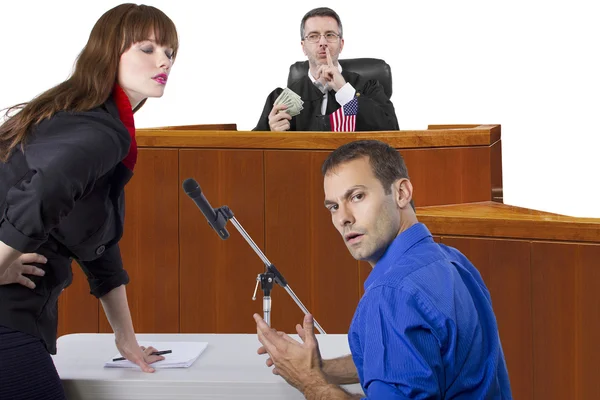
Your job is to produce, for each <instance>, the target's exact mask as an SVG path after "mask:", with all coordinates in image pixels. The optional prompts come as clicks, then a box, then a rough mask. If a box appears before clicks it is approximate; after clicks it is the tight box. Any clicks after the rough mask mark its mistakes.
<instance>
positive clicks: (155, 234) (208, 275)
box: [59, 125, 600, 400]
mask: <svg viewBox="0 0 600 400" xmlns="http://www.w3.org/2000/svg"><path fill="white" fill-rule="evenodd" d="M179 128H180V127H171V128H165V129H152V130H139V131H138V133H137V141H138V145H139V155H138V162H137V165H136V170H135V176H134V178H133V179H132V181H131V182H130V184H129V185H128V186H127V189H126V197H127V199H126V200H127V217H126V227H125V235H124V237H123V240H122V242H121V249H122V252H123V257H124V263H125V267H126V269H127V271H128V272H129V274H130V276H131V283H130V284H129V285H128V287H127V291H128V295H129V302H130V307H131V311H132V314H133V320H134V325H135V328H136V331H137V332H139V333H142V332H154V333H172V332H185V333H187V332H194V333H233V332H244V333H251V332H255V324H254V321H253V319H252V313H254V312H258V313H262V302H261V301H260V297H259V299H257V300H258V301H256V302H252V301H251V295H252V291H253V290H254V285H255V282H256V281H255V279H256V276H257V274H258V273H260V272H262V271H263V268H264V267H263V265H262V263H261V261H260V259H259V258H258V257H257V256H256V254H255V253H254V252H253V251H252V250H251V249H250V247H249V246H248V245H247V243H246V242H245V241H244V240H243V239H242V237H241V236H240V235H239V234H238V232H237V231H236V230H235V229H234V228H233V226H232V225H231V224H228V226H227V227H228V230H229V232H230V234H231V237H230V238H229V239H228V240H227V241H222V240H220V239H219V238H218V236H217V234H216V233H215V232H214V231H213V230H212V229H211V228H210V227H209V226H208V224H207V222H206V220H205V219H204V216H203V215H202V213H201V212H200V211H199V210H198V209H197V208H196V206H195V205H194V204H193V202H192V201H191V200H190V199H189V198H188V197H187V196H186V195H185V193H183V190H182V189H181V183H182V181H183V180H184V179H186V178H188V177H193V178H195V179H196V180H197V181H198V182H199V183H200V185H201V187H202V190H203V192H204V194H205V195H206V197H207V198H208V200H209V201H210V202H211V204H212V206H213V207H219V206H222V205H228V206H229V207H230V208H231V210H232V211H233V212H234V213H235V216H236V218H237V219H238V221H239V222H240V223H241V224H242V225H243V227H244V228H245V229H246V231H247V232H248V233H249V234H250V235H251V236H252V238H253V239H254V241H255V242H256V243H257V245H258V246H259V247H260V248H261V249H262V250H263V251H264V252H265V254H266V255H267V257H268V258H269V259H270V260H271V261H272V262H273V263H274V264H275V265H276V266H277V267H278V269H279V270H280V271H281V272H282V273H283V275H284V276H285V277H286V279H287V280H288V282H289V284H290V286H291V287H292V289H293V290H294V291H295V292H296V294H297V295H298V296H299V298H300V299H301V300H302V301H303V302H304V304H305V305H306V306H307V308H308V309H309V310H310V311H311V312H312V313H313V314H314V315H315V317H316V319H317V320H318V321H319V322H320V323H321V325H322V326H323V328H324V329H325V330H326V331H327V332H328V333H344V332H347V328H348V325H349V323H350V320H351V317H352V315H353V311H354V309H355V307H356V304H357V302H358V300H359V298H360V296H361V294H362V283H363V281H364V279H365V278H366V276H367V275H368V273H369V271H370V267H369V266H368V265H367V264H366V263H361V262H357V261H355V260H354V259H352V257H351V256H350V255H349V253H348V251H347V249H346V247H345V246H344V244H343V241H342V239H341V238H340V237H339V236H338V233H337V232H336V230H335V228H334V227H333V226H332V224H331V220H330V216H329V214H328V212H327V210H326V209H325V208H324V206H323V186H322V185H323V179H322V176H321V173H320V165H321V163H322V162H323V160H324V159H325V158H326V156H327V154H328V153H329V152H330V151H332V150H333V149H335V148H336V147H338V146H339V145H341V144H343V143H347V142H349V141H352V140H357V139H363V138H369V139H379V140H383V141H386V142H388V143H391V144H392V145H393V146H394V147H396V148H398V149H399V151H400V152H401V154H402V155H403V156H404V158H405V160H406V163H407V165H408V169H409V173H410V176H411V181H412V182H413V185H414V188H415V189H414V190H415V202H416V204H417V206H418V210H417V213H418V217H419V219H420V221H422V222H424V223H425V224H426V225H427V226H428V227H429V229H430V230H431V232H432V233H433V234H434V236H435V237H436V240H438V241H441V242H442V243H445V244H448V245H450V246H454V247H456V248H458V249H459V250H461V251H462V252H463V253H464V254H465V255H467V257H469V259H471V261H473V263H474V264H475V266H476V267H477V268H478V269H479V270H480V271H481V274H482V276H483V278H484V280H485V282H486V284H487V286H488V287H489V289H490V292H491V295H492V300H493V303H494V309H495V312H496V315H497V318H498V325H499V329H500V336H501V339H502V343H503V346H504V351H505V354H506V359H507V364H508V368H509V374H510V378H511V383H512V387H513V394H514V398H515V399H539V400H545V399H582V400H583V399H592V398H600V380H597V379H594V377H593V376H592V374H593V372H594V371H595V370H594V368H593V365H594V364H593V363H594V362H595V361H596V360H597V359H598V356H599V354H598V353H599V351H598V350H597V349H598V346H596V345H595V338H596V337H598V333H599V330H598V328H599V319H598V317H597V311H593V310H597V309H598V308H599V306H600V300H599V299H600V296H598V295H597V291H598V289H600V288H599V287H598V286H599V285H600V284H599V283H598V282H600V279H599V278H600V276H599V274H600V272H599V267H600V262H599V261H598V260H600V229H599V228H600V220H597V219H581V218H570V217H565V216H559V215H554V214H549V213H543V212H538V211H533V210H526V209H521V208H516V207H510V206H505V205H503V204H501V203H498V202H491V200H496V201H500V202H501V201H502V165H501V141H500V126H497V125H461V126H456V125H454V126H442V125H436V126H430V127H429V128H430V129H428V130H425V131H397V132H371V133H364V132H363V133H356V134H332V133H317V132H288V133H271V132H238V131H235V130H229V131H225V130H220V131H214V130H207V131H202V130H201V128H202V127H201V126H200V127H197V126H196V127H195V130H189V129H187V128H188V127H185V128H186V129H179ZM219 129H226V126H225V125H223V126H221V127H220V128H219ZM472 203H475V204H472ZM99 309H100V307H99V303H98V301H96V300H95V299H94V298H93V297H92V296H91V295H89V289H88V286H87V283H86V282H85V279H84V278H83V274H82V273H81V271H80V270H79V269H78V268H74V282H73V284H72V285H71V286H70V287H69V288H68V289H67V290H65V292H64V293H63V295H62V296H61V299H60V302H59V314H60V316H59V321H60V322H59V334H60V335H62V334H66V333H72V332H110V327H109V325H108V322H107V321H106V319H105V317H104V314H103V312H101V311H99ZM272 311H273V312H272V318H273V325H274V327H276V328H278V329H281V330H285V331H288V332H293V331H294V326H295V324H296V323H298V322H300V321H301V319H302V314H301V312H300V311H299V310H298V309H297V307H296V305H295V304H294V303H293V301H292V300H291V299H290V298H289V297H288V295H287V294H286V293H285V292H284V291H283V290H282V289H281V288H278V287H276V288H275V290H274V292H273V309H272Z"/></svg>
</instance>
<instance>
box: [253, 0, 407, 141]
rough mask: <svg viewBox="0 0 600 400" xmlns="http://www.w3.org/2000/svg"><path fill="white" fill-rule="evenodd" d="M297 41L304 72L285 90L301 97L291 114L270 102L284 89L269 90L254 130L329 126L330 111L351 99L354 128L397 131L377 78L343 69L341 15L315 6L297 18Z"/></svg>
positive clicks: (390, 107)
mask: <svg viewBox="0 0 600 400" xmlns="http://www.w3.org/2000/svg"><path fill="white" fill-rule="evenodd" d="M300 36H301V45H302V50H303V51H304V54H305V55H306V57H307V58H308V64H309V70H308V74H307V75H306V76H304V77H302V78H300V79H298V80H296V81H294V82H292V83H291V84H290V86H289V89H290V90H292V91H293V92H295V93H296V94H298V95H299V96H300V97H301V98H302V100H303V101H304V104H303V109H302V110H301V112H300V114H299V115H296V116H294V117H292V116H291V115H290V114H289V113H288V112H286V108H287V106H286V105H284V104H278V105H274V102H275V100H276V99H277V97H278V96H279V95H280V94H281V92H283V89H281V88H277V89H275V90H273V91H272V92H271V94H269V97H268V98H267V101H266V103H265V107H264V109H263V112H262V115H261V117H260V120H259V121H258V124H257V125H256V127H255V128H254V130H255V131H269V130H270V131H288V130H291V131H331V130H332V128H331V126H332V124H331V122H330V118H329V116H330V115H331V114H333V113H335V112H336V111H337V110H339V109H340V108H341V107H343V106H344V105H346V104H348V103H350V102H352V101H355V102H356V103H357V108H358V112H357V113H356V123H355V128H354V130H356V131H382V130H398V129H399V127H398V120H397V119H396V113H395V111H394V105H393V104H392V102H391V101H390V99H389V98H388V97H387V95H386V94H385V92H384V90H383V86H382V85H381V84H380V83H379V82H378V81H377V80H368V79H365V78H363V77H362V76H360V75H358V74H355V73H353V72H350V71H346V70H343V69H342V67H341V65H340V64H339V63H338V57H339V55H340V53H341V52H342V49H343V48H344V39H343V29H342V22H341V20H340V17H339V16H338V15H337V13H336V12H335V11H333V10H332V9H330V8H327V7H321V8H315V9H313V10H311V11H309V12H308V13H306V15H304V17H303V18H302V21H301V23H300Z"/></svg>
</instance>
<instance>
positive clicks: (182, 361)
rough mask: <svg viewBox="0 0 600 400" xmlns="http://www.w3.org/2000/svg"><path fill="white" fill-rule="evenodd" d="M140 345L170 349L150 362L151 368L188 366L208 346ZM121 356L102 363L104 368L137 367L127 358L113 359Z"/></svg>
mask: <svg viewBox="0 0 600 400" xmlns="http://www.w3.org/2000/svg"><path fill="white" fill-rule="evenodd" d="M139 344H140V346H146V347H149V346H152V347H154V348H155V349H156V350H159V351H160V350H167V349H168V350H172V353H170V354H165V355H164V356H163V357H164V358H165V359H164V360H161V361H157V362H155V363H153V364H150V365H151V366H152V367H153V368H156V369H164V368H188V367H190V366H191V365H192V364H193V363H194V361H196V360H197V359H198V357H200V354H202V352H203V351H204V349H206V346H208V343H207V342H140V343H139ZM117 357H121V354H118V353H117V354H116V355H115V356H114V357H111V359H110V360H109V361H107V362H106V363H104V367H105V368H139V366H138V365H137V364H134V363H132V362H131V361H129V360H123V361H113V360H112V359H113V358H117Z"/></svg>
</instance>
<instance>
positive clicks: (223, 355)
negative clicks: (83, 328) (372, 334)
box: [53, 333, 362, 400]
mask: <svg viewBox="0 0 600 400" xmlns="http://www.w3.org/2000/svg"><path fill="white" fill-rule="evenodd" d="M137 338H138V341H144V342H145V341H149V342H152V343H157V344H156V345H155V347H157V348H160V344H159V342H174V341H185V342H193V341H198V342H208V347H207V348H206V350H205V351H204V352H203V353H202V354H201V355H200V357H199V358H198V359H197V360H196V362H195V363H194V364H193V365H192V366H191V367H190V368H177V369H159V370H157V371H156V372H155V373H153V374H148V373H143V372H141V371H139V370H133V369H125V368H104V363H105V362H106V361H108V360H109V359H110V358H111V357H112V356H113V355H115V354H116V353H118V351H117V348H116V346H115V343H114V335H112V334H93V333H89V334H88V333H82V334H72V335H65V336H62V337H60V338H59V339H58V343H57V354H56V355H55V356H53V360H54V364H55V365H56V369H57V370H58V373H59V375H60V377H61V379H62V382H63V385H64V388H65V391H66V393H67V398H68V399H94V400H104V399H106V400H108V399H110V400H119V399H123V400H137V399H139V400H151V399H161V400H171V399H303V398H304V397H303V396H302V394H301V393H300V392H298V391H297V390H296V389H294V388H292V387H291V386H289V385H288V384H287V383H286V382H285V381H284V380H283V379H282V378H281V377H279V376H276V375H273V374H272V373H271V369H270V368H268V367H267V366H266V365H265V360H266V356H259V355H258V354H256V350H257V349H258V347H259V346H260V343H259V342H258V339H257V337H256V334H138V335H137ZM296 338H297V337H296ZM317 338H318V341H319V347H320V349H321V354H322V355H323V358H333V357H338V356H342V355H345V354H349V353H350V351H349V348H348V339H347V336H346V335H317ZM345 389H346V390H348V391H350V392H352V393H362V391H361V388H360V385H348V386H345Z"/></svg>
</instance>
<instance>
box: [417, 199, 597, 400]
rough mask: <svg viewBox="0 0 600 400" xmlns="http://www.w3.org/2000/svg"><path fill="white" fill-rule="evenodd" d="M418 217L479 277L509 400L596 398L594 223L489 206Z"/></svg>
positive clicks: (441, 209)
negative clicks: (496, 338)
mask: <svg viewBox="0 0 600 400" xmlns="http://www.w3.org/2000/svg"><path fill="white" fill-rule="evenodd" d="M415 190H418V188H416V189H415ZM418 218H419V220H420V221H421V222H423V223H425V224H426V225H427V227H428V228H429V230H430V231H431V232H432V233H433V234H434V236H436V237H437V238H438V240H439V241H440V242H441V243H444V244H447V245H449V246H452V247H455V248H457V249H459V250H460V251H461V252H462V253H463V254H465V255H466V256H467V257H468V258H469V259H470V260H471V261H472V262H473V264H474V265H475V266H476V267H477V269H478V270H479V271H480V272H481V275H482V277H483V279H484V281H485V283H486V285H487V287H488V288H489V290H490V293H491V296H492V301H493V305H494V310H495V313H496V317H497V320H498V328H499V330H500V338H501V340H502V345H503V347H504V352H505V355H506V361H507V364H508V371H509V375H510V380H511V385H512V388H513V396H514V398H515V399H536V400H538V399H539V400H552V399H556V400H559V399H570V400H587V399H599V398H600V380H598V379H597V377H596V376H595V375H596V369H595V365H596V364H597V360H598V359H599V358H600V347H599V346H598V345H597V339H598V337H599V336H600V318H598V309H600V296H599V295H598V292H599V291H600V219H592V218H572V217H566V216H562V215H556V214H550V213H545V212H540V211H533V210H528V209H523V208H518V207H511V206H506V205H504V204H499V203H492V202H484V203H476V204H459V205H449V206H433V207H423V208H420V209H418ZM594 310H596V311H594Z"/></svg>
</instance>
